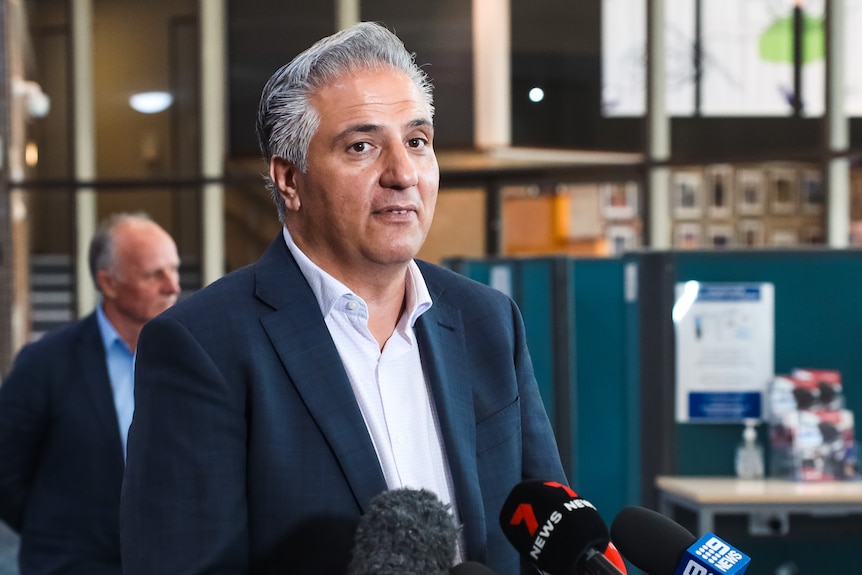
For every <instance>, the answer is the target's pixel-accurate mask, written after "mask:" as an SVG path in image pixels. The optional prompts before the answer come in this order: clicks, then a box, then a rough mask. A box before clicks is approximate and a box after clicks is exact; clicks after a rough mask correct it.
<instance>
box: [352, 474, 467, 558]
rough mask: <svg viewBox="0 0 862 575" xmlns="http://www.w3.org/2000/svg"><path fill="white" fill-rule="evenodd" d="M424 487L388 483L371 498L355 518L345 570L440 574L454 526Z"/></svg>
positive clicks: (451, 550)
mask: <svg viewBox="0 0 862 575" xmlns="http://www.w3.org/2000/svg"><path fill="white" fill-rule="evenodd" d="M449 509H450V506H449V505H445V504H444V503H443V502H441V501H440V500H439V499H438V498H437V496H436V495H435V494H434V493H433V492H431V491H429V490H427V489H408V488H403V489H393V490H390V491H384V492H383V493H380V494H379V495H377V496H376V497H374V498H373V499H372V500H371V503H370V505H369V508H368V512H367V513H366V514H365V515H363V516H362V518H360V520H359V526H358V527H357V528H356V534H355V535H354V540H353V557H352V558H351V560H350V565H349V566H348V568H347V575H404V574H405V573H421V574H423V575H446V574H447V573H448V572H449V568H450V567H452V563H453V562H454V561H455V553H456V549H457V542H458V537H459V536H460V529H459V527H458V526H457V525H456V524H455V519H454V518H453V517H452V514H451V513H450V511H449Z"/></svg>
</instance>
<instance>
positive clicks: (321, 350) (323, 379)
mask: <svg viewBox="0 0 862 575" xmlns="http://www.w3.org/2000/svg"><path fill="white" fill-rule="evenodd" d="M255 294H256V296H257V297H258V298H259V299H260V300H261V301H263V302H264V303H266V304H267V305H269V306H271V307H272V308H273V310H274V311H273V312H272V313H270V314H266V315H263V316H262V317H261V323H262V324H263V328H264V330H265V331H266V333H267V335H268V336H269V338H270V341H271V342H272V345H273V346H274V348H275V350H276V353H277V354H278V357H279V359H280V361H281V362H282V364H283V366H284V369H285V370H286V371H287V373H288V375H289V377H290V380H291V381H292V382H293V385H294V386H296V389H297V392H298V393H299V395H300V396H301V397H302V400H303V401H304V402H305V405H306V407H307V409H308V411H309V413H310V414H311V416H312V417H313V418H314V419H315V421H316V422H317V424H318V425H319V427H320V430H321V432H322V433H323V434H324V435H325V436H326V438H327V440H328V442H329V444H330V446H331V447H332V450H333V451H334V452H335V455H336V456H337V458H338V460H339V462H340V463H341V465H342V469H343V470H344V475H345V477H346V478H347V481H348V483H349V484H350V487H351V489H352V490H353V494H354V496H355V498H356V501H357V503H358V504H359V506H360V508H361V509H362V512H363V513H364V512H365V511H367V510H368V504H369V502H370V500H371V499H372V498H373V497H374V496H375V495H377V494H378V493H380V492H382V491H385V490H386V480H385V479H384V477H383V471H382V470H381V469H380V465H379V464H377V463H376V461H377V454H376V451H375V450H374V445H373V444H372V442H371V438H370V437H369V435H368V431H367V429H366V427H365V421H364V420H363V418H362V413H361V412H360V411H359V406H358V405H357V403H356V399H355V398H354V396H353V390H352V388H351V386H350V380H349V379H348V378H347V373H346V372H345V371H344V368H343V366H342V364H341V359H340V357H339V356H338V350H337V349H336V347H335V344H334V343H333V342H332V338H331V336H330V335H329V330H328V329H327V328H326V324H325V323H324V321H323V316H322V314H321V311H320V307H319V305H318V303H317V299H316V298H315V297H314V293H313V292H312V291H311V288H310V287H309V286H308V284H307V282H306V281H305V277H304V276H303V275H302V273H301V272H300V270H299V267H298V266H297V265H296V261H295V260H294V259H293V256H291V254H290V251H289V250H288V249H287V246H286V245H285V243H284V238H282V237H281V235H279V236H278V237H277V238H276V240H275V241H274V242H273V243H272V245H271V246H270V247H269V249H268V250H267V251H266V252H265V253H264V255H263V257H262V258H261V259H260V261H259V262H258V264H257V265H256V266H255Z"/></svg>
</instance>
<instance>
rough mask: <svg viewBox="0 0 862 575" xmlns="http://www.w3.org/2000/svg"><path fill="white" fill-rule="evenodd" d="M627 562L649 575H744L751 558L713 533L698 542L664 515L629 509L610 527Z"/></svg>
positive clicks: (623, 511)
mask: <svg viewBox="0 0 862 575" xmlns="http://www.w3.org/2000/svg"><path fill="white" fill-rule="evenodd" d="M611 539H613V541H614V543H615V544H616V545H617V547H618V548H619V550H620V551H621V552H622V554H623V556H625V558H626V559H628V560H629V561H631V562H632V564H634V565H635V566H636V567H637V568H639V569H641V570H643V571H645V572H647V573H649V574H650V575H742V574H743V573H745V570H746V569H747V568H748V564H749V563H750V562H751V558H749V557H748V556H747V555H745V554H744V553H742V552H741V551H739V550H738V549H735V548H734V547H733V546H732V545H730V544H729V543H727V542H726V541H724V540H722V539H720V538H719V537H717V536H716V535H714V534H712V533H707V534H706V535H704V536H703V537H701V538H700V539H697V538H696V537H695V536H694V535H692V534H691V533H690V532H689V531H688V530H687V529H685V528H684V527H682V526H681V525H679V524H678V523H676V522H674V521H672V520H671V519H669V518H667V517H665V516H664V515H662V514H661V513H658V512H656V511H653V510H651V509H647V508H645V507H626V508H625V509H623V510H622V511H620V513H619V515H617V516H616V518H615V519H614V521H613V523H611Z"/></svg>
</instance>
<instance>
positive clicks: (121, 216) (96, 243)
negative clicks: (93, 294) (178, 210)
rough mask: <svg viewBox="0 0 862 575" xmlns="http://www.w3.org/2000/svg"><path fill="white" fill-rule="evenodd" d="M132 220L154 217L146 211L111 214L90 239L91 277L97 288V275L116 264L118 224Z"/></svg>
mask: <svg viewBox="0 0 862 575" xmlns="http://www.w3.org/2000/svg"><path fill="white" fill-rule="evenodd" d="M130 221H145V222H152V221H153V219H152V218H151V217H150V216H149V215H148V214H146V213H144V212H122V213H117V214H113V215H111V216H109V217H108V218H107V219H105V220H103V221H102V223H100V224H99V227H98V228H97V229H96V233H95V234H93V239H92V240H90V251H89V254H88V255H89V257H88V260H87V261H88V262H89V264H90V277H92V278H93V283H95V284H96V288H97V289H98V287H99V282H97V281H96V275H97V274H98V273H99V272H100V271H102V270H108V269H110V268H111V267H113V266H114V264H116V263H117V262H116V250H115V249H114V230H116V229H117V227H118V226H120V225H122V224H125V223H127V222H130Z"/></svg>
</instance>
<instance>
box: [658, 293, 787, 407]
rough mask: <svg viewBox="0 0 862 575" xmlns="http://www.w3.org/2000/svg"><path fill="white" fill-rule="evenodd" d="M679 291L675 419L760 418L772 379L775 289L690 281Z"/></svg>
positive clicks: (675, 312)
mask: <svg viewBox="0 0 862 575" xmlns="http://www.w3.org/2000/svg"><path fill="white" fill-rule="evenodd" d="M675 289H676V299H675V303H674V306H673V322H674V330H675V335H676V421H677V422H679V423H735V422H741V421H742V420H743V419H745V418H757V419H759V418H761V417H762V408H763V395H764V393H765V392H766V388H767V385H768V384H769V381H770V380H771V379H772V377H773V375H774V358H775V353H774V349H775V321H774V314H775V305H774V301H775V288H774V285H773V284H771V283H700V282H696V281H688V282H684V283H678V284H677V285H676V288H675Z"/></svg>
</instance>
